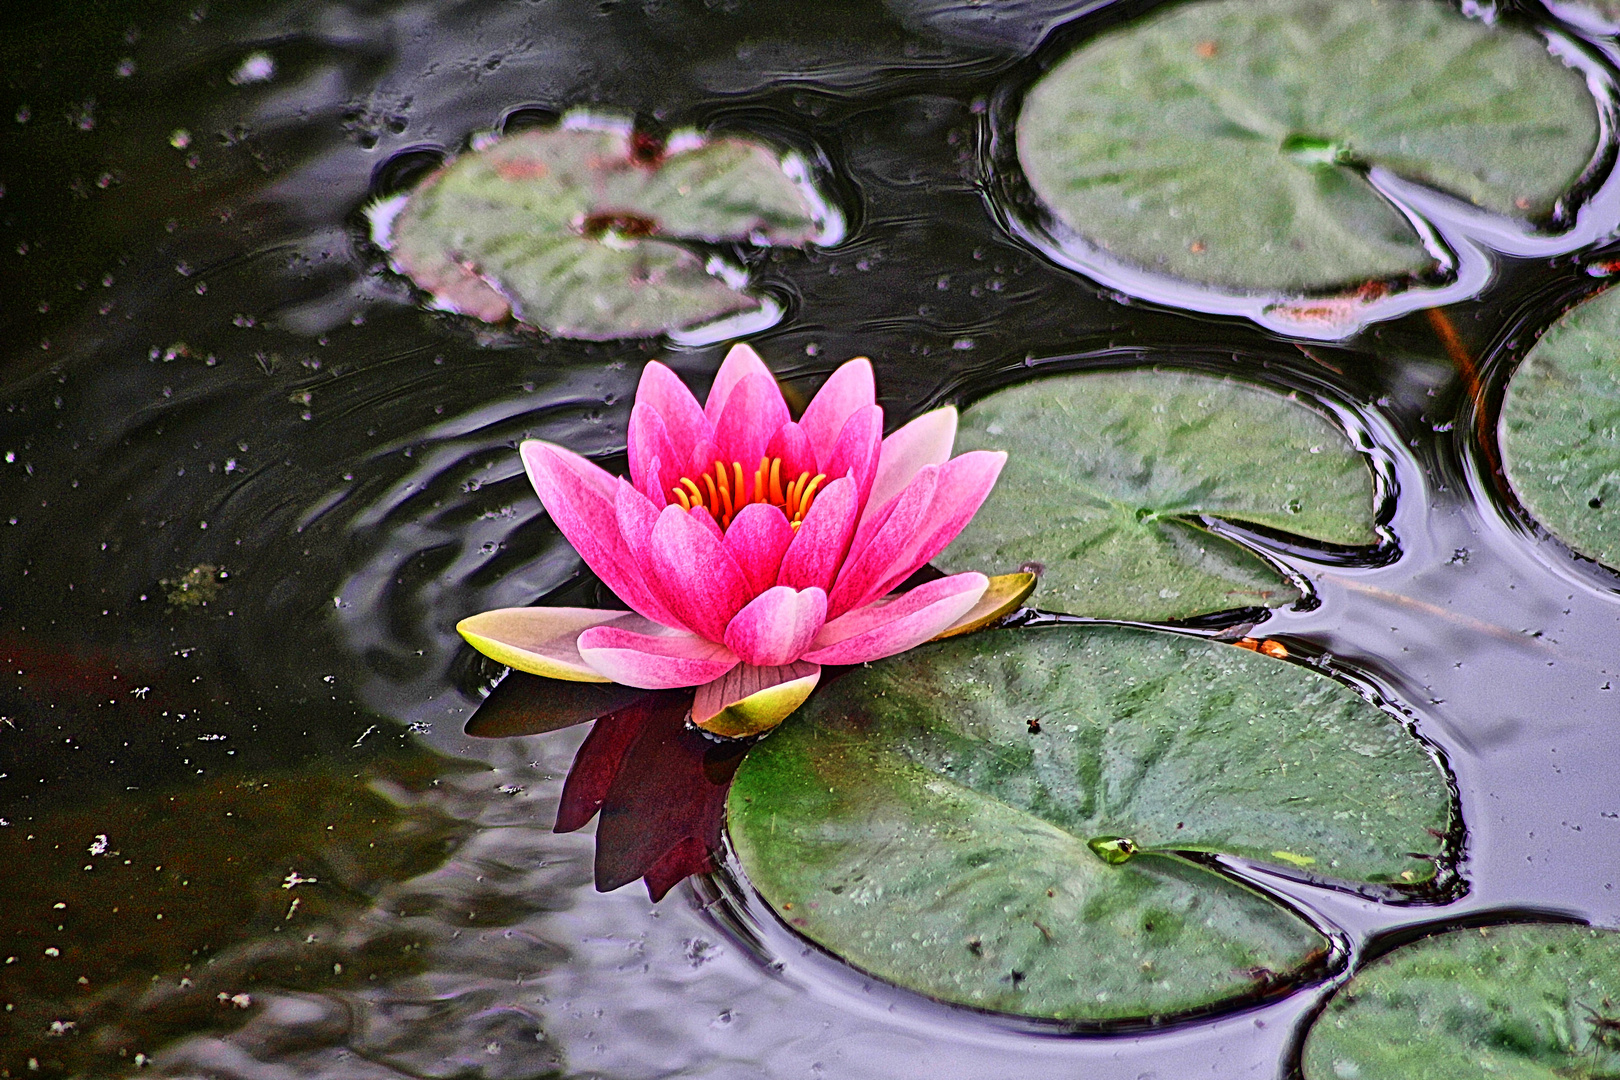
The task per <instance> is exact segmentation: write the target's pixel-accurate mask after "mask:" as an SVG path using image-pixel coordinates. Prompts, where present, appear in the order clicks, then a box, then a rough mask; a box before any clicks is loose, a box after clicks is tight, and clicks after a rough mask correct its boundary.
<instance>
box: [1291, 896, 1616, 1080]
mask: <svg viewBox="0 0 1620 1080" xmlns="http://www.w3.org/2000/svg"><path fill="white" fill-rule="evenodd" d="M1304 1072H1305V1077H1306V1080H1346V1078H1354V1080H1453V1078H1455V1077H1465V1076H1467V1077H1473V1076H1481V1077H1483V1076H1489V1077H1498V1078H1501V1080H1598V1078H1605V1077H1614V1076H1620V934H1615V933H1612V932H1606V931H1602V930H1593V929H1590V928H1588V927H1584V926H1548V925H1524V926H1493V927H1486V928H1483V929H1468V930H1454V931H1452V932H1450V933H1446V934H1437V935H1435V936H1434V937H1430V938H1424V939H1423V940H1422V941H1419V942H1417V943H1416V944H1413V945H1408V946H1406V947H1405V948H1401V949H1397V950H1395V951H1394V952H1392V953H1390V954H1389V955H1388V956H1385V957H1383V958H1381V959H1379V960H1377V961H1375V962H1374V963H1372V964H1370V965H1368V966H1367V968H1366V969H1365V970H1364V971H1362V972H1361V973H1360V974H1358V975H1357V976H1356V977H1355V978H1354V979H1352V980H1350V982H1349V983H1347V984H1346V985H1345V986H1344V987H1343V988H1342V989H1341V990H1340V991H1339V992H1338V993H1337V994H1336V995H1334V997H1333V1000H1332V1001H1330V1002H1329V1003H1328V1007H1327V1009H1326V1011H1325V1012H1323V1014H1322V1016H1321V1017H1320V1018H1319V1019H1318V1020H1317V1021H1316V1024H1315V1026H1313V1027H1312V1028H1311V1031H1310V1034H1309V1035H1308V1036H1307V1037H1306V1040H1305V1055H1304Z"/></svg>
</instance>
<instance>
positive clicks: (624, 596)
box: [518, 439, 677, 625]
mask: <svg viewBox="0 0 1620 1080" xmlns="http://www.w3.org/2000/svg"><path fill="white" fill-rule="evenodd" d="M518 450H519V453H520V454H521V456H522V458H523V467H524V469H525V470H526V471H527V472H528V474H529V482H530V483H532V484H533V485H534V490H535V491H536V492H537V493H538V494H539V496H540V502H541V503H542V504H544V506H545V508H546V513H548V514H549V515H551V520H552V522H553V523H554V524H556V526H557V528H558V529H559V530H560V531H561V532H562V534H563V536H565V537H567V538H568V542H569V543H570V544H572V545H574V550H575V551H577V552H579V557H580V558H582V559H584V560H585V565H586V566H589V567H590V568H591V570H592V571H593V572H594V573H595V574H596V576H597V577H599V578H601V579H602V583H603V584H604V585H606V586H607V587H608V588H609V589H612V590H613V593H614V595H615V596H617V597H618V598H619V599H620V600H623V601H624V602H625V603H626V604H629V605H630V607H632V608H633V609H635V610H636V611H638V612H640V613H641V614H643V615H645V616H646V617H647V618H649V619H652V620H654V621H656V622H661V623H665V624H666V625H667V624H672V623H676V622H677V620H676V619H675V617H674V616H673V615H672V614H671V613H670V611H669V609H668V607H667V606H666V605H665V604H664V603H663V601H662V600H660V599H659V598H658V597H657V596H656V595H655V594H654V593H653V592H652V590H650V589H649V588H648V587H647V583H646V580H645V575H644V574H643V573H642V569H641V567H642V563H641V562H640V560H638V558H637V557H636V555H635V553H633V552H632V551H631V550H630V549H629V548H628V547H627V546H626V545H625V543H624V541H623V539H622V538H621V537H620V534H619V522H618V512H617V510H616V508H615V505H614V503H615V496H616V491H617V487H618V484H619V483H620V481H619V480H617V479H616V478H614V477H612V476H609V475H608V474H607V473H606V472H604V471H603V470H601V469H599V468H597V467H596V466H595V465H592V464H591V463H590V462H589V461H586V460H585V459H584V458H582V457H580V456H579V455H578V454H576V453H574V452H573V451H572V450H568V449H565V448H563V447H561V446H553V445H552V444H550V443H545V442H541V441H539V440H537V439H530V440H528V441H526V442H524V443H523V444H522V445H521V446H520V447H519V448H518Z"/></svg>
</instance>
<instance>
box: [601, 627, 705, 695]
mask: <svg viewBox="0 0 1620 1080" xmlns="http://www.w3.org/2000/svg"><path fill="white" fill-rule="evenodd" d="M579 655H580V656H582V657H584V659H585V662H586V663H587V664H589V665H590V666H591V667H592V669H594V670H596V671H599V672H601V673H602V674H603V675H606V676H607V677H608V678H610V679H612V680H613V681H614V682H616V683H623V684H624V685H626V686H635V687H639V688H640V689H642V690H669V689H673V688H674V687H677V686H698V685H701V684H702V683H706V682H713V681H714V680H715V679H718V678H719V677H720V676H722V675H724V674H725V673H726V672H727V671H729V670H731V669H732V668H733V667H735V666H736V665H737V657H736V656H734V655H733V654H732V652H731V650H730V649H728V648H726V647H725V646H724V645H717V644H715V643H714V642H712V641H704V640H703V639H702V638H700V637H696V636H695V635H692V634H685V633H677V632H673V631H672V632H671V633H669V634H637V633H634V632H632V631H629V630H620V629H619V628H618V627H615V626H593V627H591V628H590V629H589V630H586V631H585V632H584V633H582V634H580V635H579Z"/></svg>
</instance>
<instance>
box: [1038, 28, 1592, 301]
mask: <svg viewBox="0 0 1620 1080" xmlns="http://www.w3.org/2000/svg"><path fill="white" fill-rule="evenodd" d="M1597 140H1598V120H1597V108H1596V105H1595V104H1594V102H1593V100H1592V97H1591V95H1590V93H1589V92H1588V91H1587V89H1586V87H1585V84H1584V81H1583V79H1582V77H1581V76H1580V75H1579V74H1577V73H1576V72H1573V71H1571V70H1569V69H1568V68H1566V67H1565V66H1564V65H1563V64H1562V63H1561V62H1560V61H1559V60H1557V59H1555V58H1554V57H1552V56H1551V55H1550V54H1549V53H1548V51H1547V49H1546V46H1545V44H1544V43H1543V42H1542V41H1541V40H1540V39H1539V38H1537V37H1535V36H1534V35H1532V34H1529V33H1527V32H1524V31H1521V30H1518V29H1514V28H1510V27H1506V26H1487V25H1485V24H1484V23H1481V22H1478V21H1474V20H1469V19H1466V18H1464V17H1463V16H1461V15H1459V14H1458V13H1457V12H1456V10H1455V9H1454V8H1453V7H1452V6H1451V5H1450V4H1446V3H1441V2H1438V0H1399V2H1395V3H1381V4H1380V3H1344V2H1342V0H1213V2H1204V3H1188V4H1180V5H1177V6H1175V7H1173V8H1171V9H1170V10H1168V11H1166V12H1164V13H1162V14H1155V15H1152V16H1149V17H1147V18H1144V19H1141V20H1138V21H1136V22H1133V23H1130V24H1128V25H1126V26H1124V27H1122V28H1120V29H1118V30H1114V31H1112V32H1109V33H1105V34H1103V35H1101V36H1099V37H1097V38H1095V39H1093V40H1091V41H1089V42H1087V43H1085V44H1084V45H1082V46H1081V47H1080V48H1079V49H1077V50H1076V51H1075V52H1074V53H1073V54H1071V55H1070V56H1069V57H1067V58H1066V59H1064V60H1063V61H1062V62H1061V63H1059V64H1058V65H1057V66H1056V67H1054V68H1053V69H1052V71H1051V72H1049V73H1048V74H1047V75H1046V76H1045V77H1044V78H1043V79H1042V80H1041V81H1040V82H1038V83H1037V84H1036V85H1035V86H1034V87H1033V88H1032V89H1031V90H1030V92H1029V94H1028V96H1027V97H1026V98H1025V100H1024V106H1023V112H1022V114H1021V115H1020V117H1019V119H1018V129H1017V141H1018V157H1019V161H1020V162H1021V163H1022V165H1023V168H1024V172H1025V174H1026V175H1027V176H1028V178H1029V182H1030V184H1031V185H1032V186H1033V187H1034V189H1035V191H1036V193H1037V194H1038V195H1039V196H1040V198H1041V199H1042V200H1043V201H1044V202H1045V204H1046V205H1047V207H1048V208H1049V209H1050V210H1051V212H1052V213H1053V214H1054V215H1056V217H1057V218H1058V219H1059V220H1060V221H1062V222H1063V223H1064V224H1066V225H1067V226H1068V227H1070V228H1072V229H1073V230H1075V231H1076V232H1078V233H1079V234H1080V235H1081V236H1083V237H1085V238H1086V239H1088V240H1089V241H1091V242H1092V243H1095V244H1097V245H1099V246H1100V247H1102V248H1103V249H1105V250H1106V251H1108V252H1110V253H1111V254H1113V255H1114V256H1116V257H1118V258H1121V259H1123V260H1125V261H1127V262H1130V263H1134V264H1137V265H1140V266H1143V267H1147V268H1148V269H1152V270H1156V271H1162V272H1164V273H1168V274H1171V275H1174V276H1177V277H1181V278H1185V279H1188V280H1191V281H1196V282H1201V283H1205V284H1209V285H1215V286H1221V287H1225V288H1235V289H1239V290H1248V291H1262V292H1271V291H1285V292H1298V291H1302V290H1310V289H1321V288H1328V287H1333V286H1342V285H1347V284H1352V283H1357V282H1362V281H1367V280H1378V279H1389V278H1396V277H1400V276H1402V275H1407V274H1421V273H1423V272H1425V271H1428V270H1430V269H1432V268H1433V267H1434V265H1435V264H1434V259H1433V257H1432V256H1431V255H1430V253H1429V252H1428V251H1427V250H1426V249H1425V248H1424V246H1423V244H1422V243H1421V241H1420V240H1419V237H1418V234H1417V233H1416V231H1415V230H1414V229H1413V228H1412V226H1411V224H1410V223H1409V222H1408V221H1407V220H1406V219H1405V218H1404V217H1403V216H1402V215H1401V213H1400V212H1399V211H1398V210H1396V209H1395V207H1394V206H1393V205H1391V204H1390V203H1388V202H1386V201H1385V200H1384V199H1383V198H1382V197H1381V196H1380V195H1379V194H1378V193H1377V192H1376V191H1374V190H1373V188H1372V186H1371V185H1369V184H1368V183H1367V181H1366V179H1365V178H1364V176H1363V174H1362V171H1361V170H1362V168H1363V167H1364V166H1367V165H1379V166H1383V167H1385V168H1387V169H1389V170H1391V171H1392V172H1394V173H1396V174H1398V175H1401V176H1405V177H1408V178H1410V179H1413V180H1418V181H1422V182H1424V183H1427V184H1430V185H1433V186H1435V187H1438V188H1441V189H1443V190H1445V191H1449V192H1451V193H1453V194H1455V195H1458V196H1460V197H1462V198H1464V199H1468V200H1470V201H1472V202H1474V203H1476V204H1478V205H1479V206H1481V207H1484V208H1486V209H1488V210H1492V211H1495V212H1497V213H1501V214H1508V215H1513V216H1517V217H1531V218H1535V217H1539V216H1543V215H1546V214H1547V213H1548V212H1549V211H1550V210H1551V208H1552V205H1553V202H1554V200H1556V199H1557V198H1558V196H1559V195H1560V194H1562V193H1563V192H1564V191H1565V190H1566V189H1568V188H1569V186H1570V185H1571V184H1572V183H1573V182H1574V181H1575V179H1576V178H1577V177H1579V176H1580V174H1581V173H1582V171H1583V170H1584V169H1585V168H1586V166H1587V165H1588V164H1589V162H1590V160H1591V158H1592V155H1593V152H1594V150H1595V148H1596V146H1597Z"/></svg>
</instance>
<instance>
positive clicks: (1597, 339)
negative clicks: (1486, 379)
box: [1500, 289, 1620, 568]
mask: <svg viewBox="0 0 1620 1080" xmlns="http://www.w3.org/2000/svg"><path fill="white" fill-rule="evenodd" d="M1500 437H1501V442H1502V468H1503V470H1504V471H1505V472H1506V473H1507V478H1508V483H1510V484H1512V485H1513V490H1514V493H1515V494H1517V495H1518V497H1519V501H1520V502H1522V503H1523V504H1524V506H1525V508H1526V509H1527V510H1529V511H1530V513H1531V515H1532V516H1533V517H1534V518H1535V519H1536V520H1537V521H1539V522H1541V523H1542V524H1543V525H1545V526H1546V527H1547V528H1548V529H1550V530H1552V532H1553V533H1555V534H1556V535H1557V536H1558V538H1559V539H1561V540H1563V541H1564V542H1565V543H1566V544H1568V545H1569V546H1570V547H1572V548H1574V549H1575V550H1576V551H1578V552H1580V553H1581V554H1583V555H1586V556H1589V557H1590V558H1593V559H1596V560H1598V561H1599V562H1601V563H1604V564H1605V565H1607V566H1611V567H1615V568H1620V291H1615V290H1612V289H1611V290H1610V291H1609V292H1606V293H1604V294H1603V295H1601V296H1599V297H1597V298H1596V299H1593V300H1588V301H1587V302H1586V303H1584V304H1582V305H1581V306H1580V307H1577V308H1576V309H1575V310H1574V311H1571V312H1570V313H1569V314H1567V315H1565V316H1564V317H1563V318H1562V319H1560V320H1558V322H1556V323H1554V324H1553V326H1552V329H1550V330H1548V331H1547V333H1546V334H1545V335H1544V336H1543V337H1542V339H1541V340H1540V341H1538V342H1536V344H1535V347H1534V348H1532V349H1531V350H1530V354H1529V355H1528V356H1526V357H1525V359H1524V363H1522V364H1520V365H1519V370H1518V371H1516V372H1514V373H1513V379H1512V380H1511V381H1510V382H1509V383H1508V388H1507V395H1506V397H1505V398H1504V399H1503V401H1502V419H1501V425H1500Z"/></svg>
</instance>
